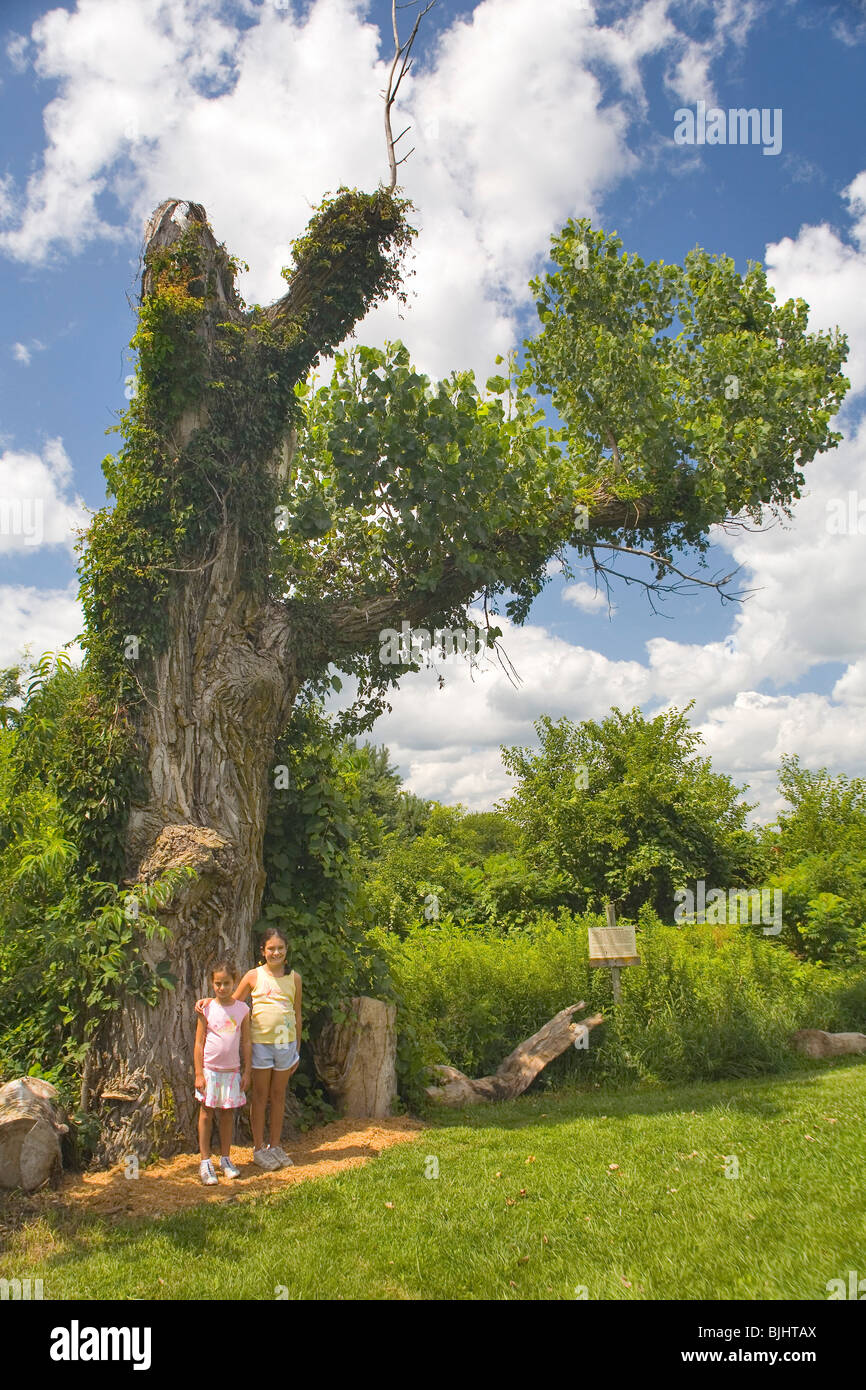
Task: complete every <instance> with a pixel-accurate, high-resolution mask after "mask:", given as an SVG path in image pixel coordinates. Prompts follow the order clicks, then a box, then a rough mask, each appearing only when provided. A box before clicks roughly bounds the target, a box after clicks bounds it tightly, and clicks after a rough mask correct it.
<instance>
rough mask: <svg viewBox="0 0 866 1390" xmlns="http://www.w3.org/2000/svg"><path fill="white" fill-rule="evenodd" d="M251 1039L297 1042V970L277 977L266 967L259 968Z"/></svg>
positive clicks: (253, 996)
mask: <svg viewBox="0 0 866 1390" xmlns="http://www.w3.org/2000/svg"><path fill="white" fill-rule="evenodd" d="M251 998H252V1013H251V1015H250V1041H251V1042H257V1043H272V1044H275V1045H276V1046H278V1047H286V1046H287V1045H288V1044H289V1043H290V1042H295V1040H296V1039H295V972H294V970H287V971H286V973H285V975H279V976H275V975H272V974H271V973H270V971H269V970H268V969H267V968H266V967H265V966H264V965H260V966H258V967H257V969H256V983H255V985H254V986H253V992H252V996H251Z"/></svg>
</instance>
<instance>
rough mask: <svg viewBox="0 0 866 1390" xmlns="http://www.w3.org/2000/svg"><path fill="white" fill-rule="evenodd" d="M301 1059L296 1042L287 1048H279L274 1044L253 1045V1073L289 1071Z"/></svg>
mask: <svg viewBox="0 0 866 1390" xmlns="http://www.w3.org/2000/svg"><path fill="white" fill-rule="evenodd" d="M299 1058H300V1053H299V1052H298V1044H297V1043H296V1042H290V1043H289V1044H288V1046H287V1047H277V1046H276V1045H275V1044H274V1043H257V1042H254V1043H253V1066H252V1069H253V1071H271V1070H273V1071H288V1070H289V1068H290V1067H293V1066H294V1065H295V1063H296V1062H297V1061H298V1060H299Z"/></svg>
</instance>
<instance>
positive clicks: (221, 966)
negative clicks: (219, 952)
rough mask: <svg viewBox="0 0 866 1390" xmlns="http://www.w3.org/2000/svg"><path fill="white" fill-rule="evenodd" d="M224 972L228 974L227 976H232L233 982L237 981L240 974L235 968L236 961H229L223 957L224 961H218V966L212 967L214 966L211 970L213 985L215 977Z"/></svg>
mask: <svg viewBox="0 0 866 1390" xmlns="http://www.w3.org/2000/svg"><path fill="white" fill-rule="evenodd" d="M223 970H224V971H225V973H226V974H227V975H231V977H232V979H233V980H236V979H237V978H238V972H237V970H236V968H235V963H234V961H232V960H229V959H228V958H227V957H226V956H223V958H222V960H218V961H217V963H216V965H212V966H211V970H210V978H211V983H212V982H213V977H214V975H216V974H217V973H218V972H220V971H223Z"/></svg>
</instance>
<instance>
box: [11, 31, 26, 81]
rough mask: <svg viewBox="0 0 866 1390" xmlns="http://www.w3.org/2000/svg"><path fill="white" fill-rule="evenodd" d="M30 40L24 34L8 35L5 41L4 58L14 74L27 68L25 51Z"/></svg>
mask: <svg viewBox="0 0 866 1390" xmlns="http://www.w3.org/2000/svg"><path fill="white" fill-rule="evenodd" d="M29 46H30V40H29V39H28V37H27V35H26V34H10V35H9V38H8V39H7V41H6V57H7V58H8V59H9V62H10V63H11V64H12V67H13V68H14V70H15V71H16V72H19V73H20V72H24V71H25V69H26V68H27V62H28V60H27V49H28V48H29Z"/></svg>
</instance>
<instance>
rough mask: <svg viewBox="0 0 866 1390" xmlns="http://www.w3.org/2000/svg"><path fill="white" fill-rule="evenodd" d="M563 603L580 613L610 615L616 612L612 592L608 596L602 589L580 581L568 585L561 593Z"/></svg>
mask: <svg viewBox="0 0 866 1390" xmlns="http://www.w3.org/2000/svg"><path fill="white" fill-rule="evenodd" d="M562 599H563V602H564V603H572V604H574V606H575V608H579V609H580V611H581V612H582V613H606V614H608V615H610V614H611V613H615V612H616V604H615V603H614V602H613V596H612V591H611V594H610V595H608V594H607V593H606V592H605V590H604V588H603V587H599V588H597V589H596V588H595V587H594V586H593V585H592V584H586V583H584V582H583V581H581V582H580V583H579V584H568V585H566V587H565V588H564V589H563V591H562Z"/></svg>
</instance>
